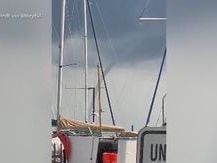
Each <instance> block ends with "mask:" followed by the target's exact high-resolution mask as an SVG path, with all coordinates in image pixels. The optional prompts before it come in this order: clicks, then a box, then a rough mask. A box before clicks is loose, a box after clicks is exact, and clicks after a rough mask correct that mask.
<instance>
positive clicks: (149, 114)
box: [145, 48, 167, 127]
mask: <svg viewBox="0 0 217 163" xmlns="http://www.w3.org/2000/svg"><path fill="white" fill-rule="evenodd" d="M166 53H167V48H165V50H164V56H163V59H162V63H161V67H160V72H159V75H158V79H157V83H156V87H155V90H154V94H153V97H152V100H151V106H150V109H149V113H148V117H147V120H146V124H145V126H146V127H147V126H148V123H149V121H150V117H151V113H152V109H153V105H154V101H155V96H156V93H157V89H158V85H159V82H160V77H161V73H162V70H163V65H164V61H165V58H166Z"/></svg>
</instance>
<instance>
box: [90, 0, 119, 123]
mask: <svg viewBox="0 0 217 163" xmlns="http://www.w3.org/2000/svg"><path fill="white" fill-rule="evenodd" d="M86 1H87V8H88V12H89V16H90V20H91V26H92V30H93V35H94V39H95V45H96V50H97V55H98V59H99V64H100V68H101V73H102V78H103V82H104V86H105V90H106V95H107V100H108V104H109V110H110V113H111V118H112V123H113V125H114V126H115V119H114V114H113V110H112V106H111V101H110V97H109V93H108V87H107V83H106V80H105V74H104V71H103V65H102V60H101V56H100V51H99V45H98V40H97V38H96V31H95V26H94V22H93V17H92V13H91V9H90V2H89V0H86Z"/></svg>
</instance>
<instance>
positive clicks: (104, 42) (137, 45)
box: [52, 0, 166, 64]
mask: <svg viewBox="0 0 217 163" xmlns="http://www.w3.org/2000/svg"><path fill="white" fill-rule="evenodd" d="M90 2H91V10H92V14H93V18H94V25H95V30H96V34H97V39H98V41H99V46H100V51H101V53H102V54H101V55H102V58H103V61H104V62H114V61H118V62H119V64H121V63H136V62H140V61H144V60H147V59H148V60H149V59H156V58H159V57H161V56H162V49H163V48H164V47H165V44H166V34H165V33H166V25H165V22H139V20H138V17H139V16H140V15H141V12H142V10H143V9H144V7H145V6H147V8H146V10H145V11H144V13H143V16H144V17H165V15H166V14H165V11H166V9H165V5H166V4H165V1H164V0H162V1H156V0H152V1H144V0H118V1H117V0H109V1H105V0H104V1H103V0H95V1H93V0H92V1H90ZM52 6H53V42H57V40H58V33H59V31H60V29H59V26H60V25H59V24H60V21H59V20H60V1H58V0H53V5H52ZM73 6H74V7H73ZM82 12H83V11H82V1H81V0H79V1H78V0H70V1H69V0H67V12H66V36H65V37H66V38H67V39H69V37H70V36H71V37H72V38H73V37H75V36H76V37H77V36H78V35H80V39H82V32H83V13H82ZM72 13H73V14H72ZM102 18H103V20H102ZM88 25H89V39H90V41H89V42H92V43H89V44H90V46H89V48H90V49H91V50H90V51H92V52H90V55H92V56H93V57H96V54H91V53H96V52H94V51H96V50H94V49H95V45H94V42H93V33H92V29H91V26H90V22H88ZM104 25H105V26H104ZM69 26H70V29H69ZM54 28H55V29H54ZM108 37H109V38H108ZM80 39H79V38H78V40H80ZM108 40H109V41H108ZM110 44H112V45H113V46H114V49H115V50H112V49H111V45H110ZM71 47H73V48H74V49H75V48H81V47H78V46H77V47H76V46H73V45H72V46H71ZM66 51H70V50H66ZM75 51H77V52H79V53H83V50H81V49H80V50H79V49H78V50H75ZM114 51H115V52H114ZM114 53H115V54H114ZM54 54H55V53H54ZM57 54H58V52H57V53H56V55H57ZM72 55H75V54H71V53H70V54H65V58H66V60H67V61H70V60H72V59H71V56H72ZM76 55H77V54H76ZM54 58H57V57H54ZM90 58H91V57H90ZM55 60H56V59H54V61H55ZM92 60H94V59H92ZM95 60H97V58H95Z"/></svg>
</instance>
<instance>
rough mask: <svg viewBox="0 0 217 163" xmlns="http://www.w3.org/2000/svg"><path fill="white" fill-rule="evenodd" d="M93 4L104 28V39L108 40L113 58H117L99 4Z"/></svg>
mask: <svg viewBox="0 0 217 163" xmlns="http://www.w3.org/2000/svg"><path fill="white" fill-rule="evenodd" d="M94 2H95V4H96V8H97V10H98V12H99V16H100V20H101V22H102V25H103V28H104V30H105V33H106V37H107V39H108V43H109V45H110V48H111V49H112V51H113V53H114V55H115V57H116V58H118V54H117V51H116V48H115V46H114V44H113V43H112V41H111V37H110V35H109V30H108V29H107V27H106V25H105V21H104V19H103V16H102V10H101V9H100V7H99V4H98V3H97V1H94Z"/></svg>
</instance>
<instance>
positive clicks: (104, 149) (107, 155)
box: [52, 0, 137, 163]
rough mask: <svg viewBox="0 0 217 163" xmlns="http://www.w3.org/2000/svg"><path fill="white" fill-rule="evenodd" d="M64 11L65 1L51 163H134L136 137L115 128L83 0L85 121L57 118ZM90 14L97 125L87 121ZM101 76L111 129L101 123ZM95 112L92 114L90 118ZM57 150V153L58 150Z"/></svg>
mask: <svg viewBox="0 0 217 163" xmlns="http://www.w3.org/2000/svg"><path fill="white" fill-rule="evenodd" d="M65 8H66V0H62V9H61V37H60V45H59V67H58V92H57V129H56V130H55V131H54V132H53V135H52V137H53V139H56V138H59V140H60V142H59V143H58V145H56V144H55V142H56V141H55V140H54V143H53V149H54V152H53V160H52V161H53V162H54V163H56V162H64V163H66V162H67V163H105V162H106V161H107V162H112V163H115V162H117V161H118V162H119V163H133V162H136V142H137V133H135V132H126V131H125V130H124V128H123V127H120V126H116V124H115V120H114V116H113V111H112V108H111V102H110V99H109V93H108V88H107V85H106V80H105V75H104V71H103V65H102V61H101V58H100V54H99V47H98V42H97V39H96V34H95V28H94V24H93V20H92V14H91V10H90V2H89V0H83V11H84V54H85V83H84V91H85V100H84V103H85V106H84V110H85V115H84V117H85V118H84V121H79V120H75V119H66V118H65V117H63V116H62V115H60V109H61V102H62V81H63V77H62V76H63V75H62V69H63V53H64V33H65V31H64V29H65ZM87 12H89V16H90V21H91V25H92V30H93V34H94V37H95V44H96V49H97V53H98V59H99V64H98V66H97V72H98V73H97V74H98V75H97V78H98V84H97V86H98V91H99V92H98V103H99V111H98V114H99V123H98V124H96V123H93V122H89V120H88V101H89V100H88V89H89V86H88V48H87V47H88V46H87V43H88V41H87V39H88V31H87V30H88V28H87V22H88V21H87V15H88V13H87ZM101 75H102V79H103V82H104V87H105V90H106V94H107V100H108V104H109V108H110V113H111V119H112V122H113V125H105V124H102V120H101V113H102V109H101V92H100V90H101V89H100V88H101V84H100V82H101ZM94 114H96V111H94V112H93V118H94ZM57 146H58V147H57ZM57 148H59V149H57Z"/></svg>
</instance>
